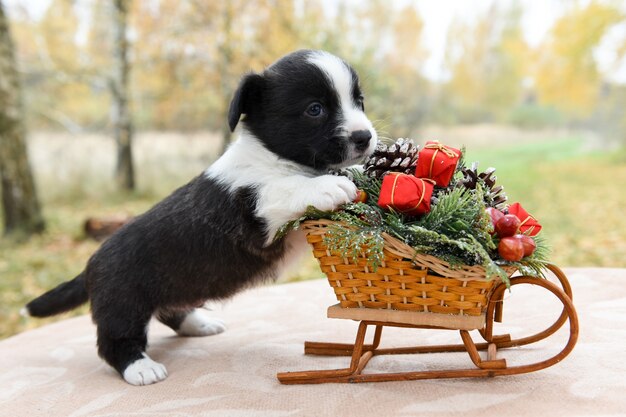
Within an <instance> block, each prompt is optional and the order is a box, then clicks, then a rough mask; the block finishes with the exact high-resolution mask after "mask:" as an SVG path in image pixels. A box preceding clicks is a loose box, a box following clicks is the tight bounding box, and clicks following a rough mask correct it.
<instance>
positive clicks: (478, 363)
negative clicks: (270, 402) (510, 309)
mask: <svg viewBox="0 0 626 417" xmlns="http://www.w3.org/2000/svg"><path fill="white" fill-rule="evenodd" d="M549 269H550V271H552V273H553V274H554V275H555V276H556V278H557V279H558V281H559V284H560V286H559V285H556V284H555V283H553V282H551V281H548V280H547V279H542V278H535V277H529V276H517V277H513V278H511V286H512V287H513V286H515V285H522V284H530V285H537V286H539V287H542V288H544V289H545V290H547V291H549V292H550V293H552V294H553V295H554V296H556V297H557V298H558V299H559V301H560V302H561V303H562V304H563V310H562V311H561V314H560V316H559V317H558V319H557V320H556V321H555V322H554V323H553V324H552V325H551V326H549V327H547V328H546V329H545V330H543V331H541V332H539V333H536V334H534V335H532V336H527V337H523V338H519V339H512V338H511V336H510V335H509V334H503V335H493V323H494V322H502V306H503V296H504V293H505V290H506V286H505V285H504V284H500V285H498V286H497V287H496V288H495V290H494V291H493V292H492V293H491V295H490V297H489V299H488V304H487V308H486V310H485V313H484V315H482V316H473V317H472V316H454V315H445V314H434V313H418V312H409V311H394V310H379V309H371V308H341V307H340V306H339V305H335V306H331V307H330V308H329V309H328V317H329V318H342V319H351V320H357V321H360V323H359V327H358V331H357V335H356V340H355V342H354V344H342V343H320V342H305V344H304V353H305V354H310V355H325V356H351V357H352V359H351V361H350V366H349V367H348V368H345V369H332V370H310V371H300V372H282V373H279V374H278V375H277V377H278V380H279V381H280V382H281V383H283V384H319V383H325V382H381V381H408V380H417V379H439V378H475V377H494V376H500V375H515V374H522V373H527V372H534V371H538V370H540V369H544V368H547V367H549V366H552V365H554V364H556V363H558V362H560V361H561V360H562V359H563V358H565V357H566V356H567V355H568V354H569V353H570V352H571V351H572V349H573V348H574V345H575V344H576V341H577V339H578V317H577V315H576V310H575V309H574V305H573V304H572V289H571V286H570V284H569V281H568V280H567V278H566V276H565V274H564V273H563V272H562V271H561V270H560V269H559V268H558V267H557V266H555V265H549ZM565 322H569V339H568V341H567V343H566V344H565V346H564V347H563V349H562V350H561V351H560V352H559V353H557V354H556V355H554V356H552V357H550V358H548V359H545V360H543V361H540V362H536V363H531V364H526V365H517V366H508V365H507V362H506V359H504V358H499V357H498V353H499V352H500V351H501V350H503V349H506V348H510V347H517V346H524V345H528V344H531V343H535V342H538V341H540V340H543V339H545V338H547V337H549V336H551V335H552V334H554V333H555V332H556V331H557V330H559V329H560V328H561V327H562V326H563V324H565ZM368 326H374V328H375V331H374V338H373V342H372V344H367V345H366V344H365V334H366V331H367V328H368ZM385 326H388V327H404V328H416V329H446V330H458V331H459V333H460V336H461V341H462V342H463V343H462V344H456V345H439V346H415V347H400V348H389V349H382V348H380V347H379V346H380V341H381V336H382V330H383V327H385ZM470 330H478V331H479V333H480V335H481V336H482V338H483V339H484V342H480V343H476V342H474V340H473V339H472V337H471V336H470V334H469V331H470ZM480 351H486V355H484V356H485V358H482V357H481V355H480V354H479V352H480ZM435 352H467V353H468V355H469V357H470V359H471V361H472V363H473V364H474V365H475V367H473V368H467V369H447V370H432V371H417V372H415V371H414V372H410V371H409V372H398V373H366V374H364V373H363V370H364V369H365V367H366V366H367V363H368V362H369V360H370V359H371V358H372V357H374V356H376V355H393V354H417V353H435Z"/></svg>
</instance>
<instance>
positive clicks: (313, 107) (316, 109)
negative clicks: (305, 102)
mask: <svg viewBox="0 0 626 417" xmlns="http://www.w3.org/2000/svg"><path fill="white" fill-rule="evenodd" d="M305 113H306V114H307V115H308V116H311V117H320V116H322V115H324V107H323V106H322V105H321V104H320V103H318V102H315V103H311V104H309V107H307V109H306V111H305Z"/></svg>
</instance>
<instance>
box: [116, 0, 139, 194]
mask: <svg viewBox="0 0 626 417" xmlns="http://www.w3.org/2000/svg"><path fill="white" fill-rule="evenodd" d="M129 7H130V0H114V1H113V10H112V13H113V61H114V62H113V76H112V77H111V95H112V107H113V108H112V111H111V117H112V124H113V134H114V136H115V141H116V143H117V166H116V170H115V179H116V182H117V184H118V187H119V188H121V189H123V190H134V189H135V172H134V168H133V152H132V144H133V125H132V121H131V115H130V108H129V96H130V95H129V88H128V79H129V73H130V65H129V62H128V40H127V39H126V27H127V21H128V9H129Z"/></svg>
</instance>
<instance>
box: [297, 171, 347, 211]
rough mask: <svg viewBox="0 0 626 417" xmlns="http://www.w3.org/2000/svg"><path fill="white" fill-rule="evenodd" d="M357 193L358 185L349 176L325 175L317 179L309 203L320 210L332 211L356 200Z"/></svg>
mask: <svg viewBox="0 0 626 417" xmlns="http://www.w3.org/2000/svg"><path fill="white" fill-rule="evenodd" d="M356 195H357V188H356V185H354V183H353V182H352V181H350V180H349V179H348V178H346V177H337V176H333V175H323V176H321V177H318V178H316V179H315V184H314V188H313V189H312V190H311V202H310V204H309V205H311V206H315V207H316V208H318V209H320V210H325V211H331V210H335V209H336V208H337V207H339V206H340V205H342V204H345V203H349V202H351V201H354V199H355V198H356Z"/></svg>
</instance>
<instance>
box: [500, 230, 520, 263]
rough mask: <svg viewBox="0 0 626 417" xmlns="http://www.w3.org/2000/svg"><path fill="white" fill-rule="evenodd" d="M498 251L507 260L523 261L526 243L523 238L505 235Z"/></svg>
mask: <svg viewBox="0 0 626 417" xmlns="http://www.w3.org/2000/svg"><path fill="white" fill-rule="evenodd" d="M498 253H499V254H500V257H501V258H502V259H504V260H505V261H511V262H516V261H521V260H522V258H523V257H524V244H523V243H522V241H521V239H517V238H516V237H513V236H509V237H503V238H502V239H501V240H500V243H499V244H498Z"/></svg>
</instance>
